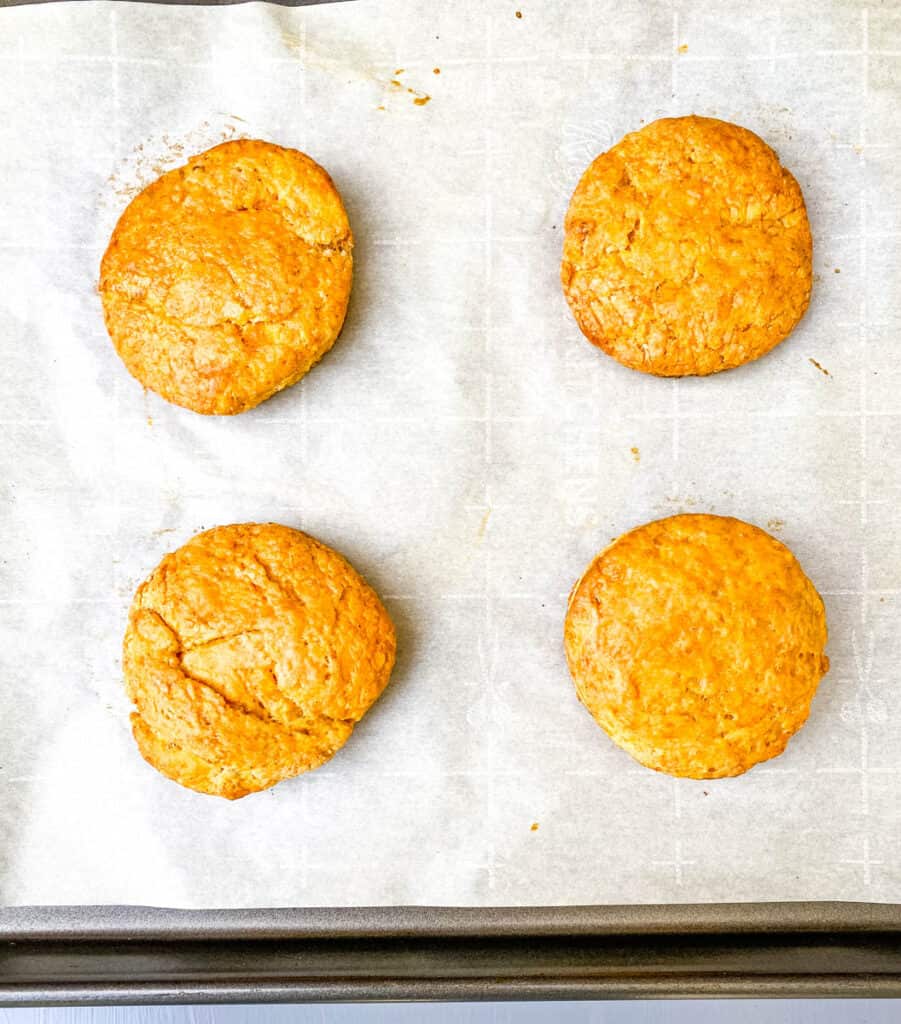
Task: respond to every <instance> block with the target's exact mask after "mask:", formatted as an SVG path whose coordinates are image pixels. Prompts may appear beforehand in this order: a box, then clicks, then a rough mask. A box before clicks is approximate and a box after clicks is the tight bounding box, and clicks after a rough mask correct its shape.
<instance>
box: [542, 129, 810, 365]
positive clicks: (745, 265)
mask: <svg viewBox="0 0 901 1024" xmlns="http://www.w3.org/2000/svg"><path fill="white" fill-rule="evenodd" d="M811 260H812V255H811V239H810V227H809V225H808V222H807V212H806V210H805V207H804V198H803V196H802V195H801V189H800V187H799V186H798V183H797V182H796V181H795V179H794V178H793V177H792V176H791V174H789V172H788V171H787V170H785V168H784V167H781V166H780V164H779V159H778V157H777V156H776V154H775V153H774V152H773V150H772V149H770V147H769V146H768V145H767V144H766V143H765V142H763V140H762V139H760V138H758V137H757V136H756V135H755V134H754V133H753V132H750V131H748V130H747V129H746V128H740V127H738V125H734V124H729V123H727V122H726V121H717V120H714V119H713V118H709V117H675V118H664V119H662V120H660V121H654V122H653V123H652V124H649V125H647V126H646V127H645V128H642V129H641V130H640V131H637V132H633V133H632V134H630V135H627V136H626V137H625V138H624V139H622V140H621V141H620V142H619V143H617V145H615V146H614V147H613V148H612V149H610V150H608V151H607V152H606V153H602V154H601V155H600V156H599V157H597V158H596V159H595V160H594V162H593V163H592V164H591V165H590V166H589V168H588V170H587V171H586V172H585V173H584V175H583V176H582V180H581V181H580V182H579V184H578V186H577V188H576V190H575V192H574V193H573V197H572V200H571V201H570V204H569V210H568V212H567V215H566V222H565V235H564V245H563V264H562V268H561V280H562V283H563V290H564V293H565V294H566V298H567V300H568V302H569V305H570V309H571V310H572V312H573V315H574V316H575V318H576V321H577V323H578V325H579V327H580V328H581V330H582V333H583V334H584V335H585V337H586V338H588V340H589V341H590V342H591V343H592V344H594V345H597V346H598V348H600V349H602V350H603V351H604V352H606V353H608V354H609V355H611V356H613V357H614V358H615V359H617V360H619V362H621V363H623V364H624V365H625V366H629V367H631V368H632V369H634V370H642V371H644V372H645V373H651V374H656V375H658V376H662V377H683V376H686V375H689V374H697V375H705V374H709V373H716V372H718V371H719V370H728V369H731V368H732V367H735V366H739V365H741V364H742V363H747V362H749V361H750V360H752V359H757V358H758V357H760V356H762V355H764V353H766V352H769V350H770V349H771V348H773V347H774V346H775V345H778V344H779V342H780V341H782V340H783V339H785V338H786V337H787V336H788V334H789V333H790V332H791V331H792V329H793V328H794V326H795V325H796V324H797V322H798V321H799V320H800V319H801V317H802V316H803V314H804V311H805V310H806V309H807V305H808V302H809V301H810V287H811V278H812V265H811Z"/></svg>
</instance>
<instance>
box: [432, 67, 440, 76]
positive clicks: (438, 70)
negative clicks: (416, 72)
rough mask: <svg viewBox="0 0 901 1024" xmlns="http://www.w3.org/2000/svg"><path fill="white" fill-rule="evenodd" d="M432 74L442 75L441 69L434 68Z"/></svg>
mask: <svg viewBox="0 0 901 1024" xmlns="http://www.w3.org/2000/svg"><path fill="white" fill-rule="evenodd" d="M432 74H433V75H440V74H441V68H432Z"/></svg>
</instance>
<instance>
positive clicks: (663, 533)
mask: <svg viewBox="0 0 901 1024" xmlns="http://www.w3.org/2000/svg"><path fill="white" fill-rule="evenodd" d="M564 643H565V647H566V658H567V661H568V663H569V670H570V672H571V673H572V677H573V680H574V682H575V685H576V691H577V692H578V695H579V699H580V700H581V701H582V703H583V704H584V705H585V706H586V707H587V708H588V710H589V711H590V712H591V714H592V715H593V716H594V718H595V719H596V720H597V722H598V724H599V725H600V726H601V728H602V729H604V731H605V732H606V733H607V734H608V735H609V736H610V738H611V739H612V740H613V741H614V743H617V744H619V746H621V747H622V748H623V749H624V750H626V751H628V752H629V753H630V754H631V755H632V756H633V757H634V758H635V759H636V760H637V761H640V762H641V763H642V764H644V765H647V766H648V767H649V768H655V769H657V770H658V771H662V772H668V773H669V774H670V775H683V776H688V777H690V778H719V777H722V776H727V775H739V774H741V773H742V772H744V771H747V769H748V768H750V767H751V766H752V765H755V764H757V763H758V762H759V761H765V760H767V759H768V758H771V757H775V756H776V755H777V754H780V753H781V752H782V751H783V750H784V749H785V745H786V744H787V743H788V741H789V739H790V738H791V736H792V735H793V734H794V733H795V732H797V730H798V729H799V728H800V727H801V726H802V725H803V724H804V722H805V721H806V719H807V715H808V713H809V710H810V702H811V700H812V699H813V695H814V693H815V692H816V689H817V686H818V684H819V681H820V678H821V677H822V676H823V675H824V674H825V672H826V671H827V670H828V668H829V661H828V659H827V658H826V656H825V655H824V653H823V649H824V647H825V645H826V616H825V612H824V609H823V602H822V600H821V599H820V596H819V594H818V593H817V592H816V590H815V589H814V586H813V584H812V583H811V582H810V580H809V579H808V578H807V577H806V576H805V575H804V572H803V570H802V569H801V566H800V565H799V564H798V562H797V560H796V559H795V557H794V555H793V554H792V553H791V552H790V551H789V550H788V548H787V547H786V546H785V545H784V544H781V543H780V542H779V541H778V540H776V539H775V538H773V537H771V536H769V534H767V533H764V532H763V530H759V529H757V527H755V526H749V525H748V524H747V523H743V522H741V521H740V520H738V519H728V518H724V517H721V516H711V515H679V516H672V517H671V518H669V519H661V520H658V521H657V522H653V523H648V524H646V525H645V526H640V527H638V529H635V530H632V531H631V532H630V533H627V534H624V535H623V536H622V537H620V538H619V539H618V540H616V541H615V542H614V543H613V544H611V545H610V547H608V548H607V549H606V550H604V551H602V552H601V553H600V554H599V555H598V556H597V558H595V560H594V561H593V562H592V563H591V565H590V566H589V567H588V569H587V571H586V572H585V574H584V575H583V576H582V578H581V579H580V580H579V582H578V583H577V584H576V585H575V587H574V588H573V592H572V594H571V595H570V599H569V607H568V609H567V613H566V625H565V629H564Z"/></svg>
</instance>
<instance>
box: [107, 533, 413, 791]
mask: <svg viewBox="0 0 901 1024" xmlns="http://www.w3.org/2000/svg"><path fill="white" fill-rule="evenodd" d="M394 653H395V637H394V627H393V625H392V624H391V620H390V618H389V617H388V613H387V612H386V611H385V609H384V607H383V606H382V603H381V602H380V601H379V599H378V597H377V595H376V594H375V592H374V591H373V590H372V588H371V587H369V586H368V584H367V583H366V582H365V581H364V580H363V579H361V577H360V576H359V575H358V574H357V573H356V572H355V571H354V570H353V568H351V566H350V565H349V564H348V563H347V562H346V561H345V560H344V559H343V558H342V557H341V555H339V554H337V552H335V551H332V550H331V549H330V548H328V547H326V546H325V545H324V544H320V543H319V542H318V541H316V540H314V539H313V538H312V537H308V536H307V535H306V534H303V533H300V532H299V531H297V530H292V529H289V528H288V527H286V526H278V525H276V524H273V523H267V524H257V523H244V524H239V525H235V526H220V527H217V528H216V529H213V530H208V531H207V532H205V533H200V534H197V536H195V537H193V538H192V539H191V540H189V541H188V543H187V544H185V545H184V547H181V548H179V549H178V550H177V551H175V552H173V553H172V554H169V555H166V557H165V558H164V559H163V560H162V562H160V564H159V565H158V566H157V568H156V569H155V570H154V571H153V573H151V575H150V577H149V578H148V579H147V580H146V581H145V582H144V583H142V584H141V586H140V587H139V588H138V590H137V593H136V594H135V598H134V601H133V603H132V606H131V612H130V614H129V620H128V627H127V630H126V633H125V643H124V657H123V667H124V673H125V688H126V691H127V693H128V696H129V697H130V698H131V700H132V702H133V703H134V705H135V708H136V710H135V713H134V714H133V715H132V730H133V732H134V737H135V740H136V741H137V744H138V748H139V750H140V752H141V754H142V755H143V756H144V758H145V759H146V760H147V761H148V762H149V763H150V764H151V765H153V767H154V768H156V769H157V770H158V771H160V772H162V774H163V775H166V776H168V777H169V778H170V779H173V780H174V781H175V782H179V783H181V785H183V786H187V787H188V788H189V789H196V790H198V791H199V792H201V793H210V794H214V795H216V796H224V797H227V798H228V799H231V800H234V799H237V798H238V797H242V796H245V795H246V794H248V793H253V792H255V791H257V790H260V789H266V788H267V787H269V786H272V785H275V783H277V782H279V781H281V780H282V779H287V778H290V777H291V776H293V775H298V774H299V773H301V772H305V771H309V770H310V769H313V768H317V767H318V766H319V765H321V764H323V763H324V762H325V761H327V760H328V759H329V758H330V757H331V756H332V755H333V754H334V753H335V752H336V751H337V750H338V749H339V748H340V747H341V746H342V745H343V744H344V743H345V742H346V741H347V739H348V737H349V736H350V734H351V732H352V731H353V728H354V725H355V724H356V722H358V721H359V720H360V719H361V718H362V717H363V715H364V714H365V713H366V711H367V710H368V708H369V707H370V706H371V705H372V703H373V702H374V701H375V700H376V698H377V697H378V696H379V694H380V693H381V692H382V690H383V689H384V688H385V686H386V685H387V683H388V677H389V676H390V674H391V669H392V666H393V665H394Z"/></svg>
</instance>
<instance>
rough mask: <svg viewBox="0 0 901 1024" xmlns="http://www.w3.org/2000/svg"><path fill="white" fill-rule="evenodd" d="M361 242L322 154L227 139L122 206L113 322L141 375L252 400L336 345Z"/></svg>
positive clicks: (114, 254) (104, 274) (111, 262)
mask: <svg viewBox="0 0 901 1024" xmlns="http://www.w3.org/2000/svg"><path fill="white" fill-rule="evenodd" d="M352 248H353V238H352V236H351V232H350V226H349V225H348V222H347V214H346V213H345V212H344V207H343V205H342V204H341V197H340V196H339V195H338V192H337V190H336V189H335V186H334V185H333V184H332V180H331V178H330V177H329V176H328V174H326V172H325V171H324V170H323V169H322V168H321V167H320V166H319V165H318V164H317V163H315V162H314V161H313V160H311V159H310V158H309V157H308V156H305V155H304V154H303V153H299V152H298V151H297V150H294V149H283V148H282V147H281V146H274V145H272V144H271V143H268V142H258V141H255V140H251V139H241V140H237V141H234V142H225V143H223V144H222V145H221V146H215V147H214V148H213V149H210V150H208V151H207V152H205V153H201V154H200V155H199V156H195V157H194V158H193V159H191V160H189V161H188V163H187V164H186V165H185V166H184V167H179V168H177V169H176V170H174V171H169V173H168V174H164V175H163V176H162V177H161V178H159V179H158V180H157V181H155V182H153V184H151V185H149V186H148V187H147V188H145V189H144V191H143V192H141V193H140V194H139V195H138V196H136V197H135V198H134V199H133V200H132V202H131V203H130V204H129V205H128V207H127V208H126V210H125V212H124V213H123V214H122V216H121V217H120V219H119V223H118V224H117V225H116V228H115V230H114V231H113V236H112V239H111V240H110V244H109V248H108V249H107V250H106V254H105V255H104V257H103V262H102V264H101V268H100V296H101V298H102V300H103V311H104V316H105V318H106V326H107V330H108V331H109V334H110V337H111V338H112V340H113V344H114V345H115V347H116V351H117V352H118V353H119V355H120V356H121V357H122V360H123V362H124V363H125V365H126V367H127V368H128V371H129V373H131V374H132V376H134V377H136V378H137V379H138V380H139V381H140V382H141V383H142V384H144V385H145V386H146V387H148V388H150V389H151V390H153V391H156V392H157V393H158V394H160V395H162V396H163V398H166V399H168V400H169V401H170V402H175V404H176V405H183V406H185V407H186V408H188V409H193V410H194V411H195V412H200V413H217V414H230V413H238V412H243V411H244V410H245V409H252V408H253V407H254V406H255V405H258V404H259V403H260V402H262V401H264V400H265V399H267V398H269V397H270V396H271V395H273V394H275V392H276V391H280V390H281V389H282V388H286V387H288V386H289V385H291V384H295V383H296V382H297V381H298V380H300V378H301V377H302V376H303V375H304V374H305V373H306V372H307V370H309V369H310V367H311V366H312V365H313V364H314V363H315V362H316V361H317V360H318V359H319V358H320V357H321V356H322V355H324V354H325V353H326V352H327V351H328V350H329V349H330V348H331V347H332V345H333V344H334V342H335V339H336V338H337V337H338V334H339V333H340V331H341V326H342V324H343V323H344V314H345V311H346V310H347V301H348V297H349V295H350V285H351V278H352V275H353V260H352V257H351V249H352Z"/></svg>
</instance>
